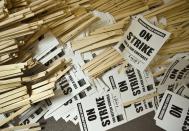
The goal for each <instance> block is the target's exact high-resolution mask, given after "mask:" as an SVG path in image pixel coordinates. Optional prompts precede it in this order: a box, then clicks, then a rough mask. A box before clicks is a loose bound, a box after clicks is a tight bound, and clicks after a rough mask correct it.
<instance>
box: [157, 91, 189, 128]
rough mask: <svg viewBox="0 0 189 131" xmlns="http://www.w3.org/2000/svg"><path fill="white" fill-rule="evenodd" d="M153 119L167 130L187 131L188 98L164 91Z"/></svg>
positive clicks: (188, 120) (188, 116)
mask: <svg viewBox="0 0 189 131" xmlns="http://www.w3.org/2000/svg"><path fill="white" fill-rule="evenodd" d="M154 119H155V120H156V124H157V125H158V126H160V127H162V128H163V129H165V130H167V131H188V130H189V124H188V123H189V99H187V98H184V97H182V96H179V95H177V94H174V93H173V92H170V91H166V92H165V94H164V96H163V98H162V101H161V103H160V106H159V108H158V110H157V113H156V115H155V117H154Z"/></svg>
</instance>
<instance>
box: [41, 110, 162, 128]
mask: <svg viewBox="0 0 189 131" xmlns="http://www.w3.org/2000/svg"><path fill="white" fill-rule="evenodd" d="M153 117H154V112H151V113H148V114H146V115H145V116H142V117H140V118H138V119H135V120H133V121H131V122H128V123H126V124H124V125H121V126H119V127H116V128H113V129H111V130H110V131H163V130H162V129H160V128H159V127H157V126H156V125H155V120H154V119H153ZM44 131H80V129H79V126H78V125H77V126H75V125H74V124H73V123H71V122H68V123H66V122H64V120H63V119H61V120H59V121H57V122H56V121H55V120H54V119H53V118H50V119H48V120H47V123H46V127H45V129H44Z"/></svg>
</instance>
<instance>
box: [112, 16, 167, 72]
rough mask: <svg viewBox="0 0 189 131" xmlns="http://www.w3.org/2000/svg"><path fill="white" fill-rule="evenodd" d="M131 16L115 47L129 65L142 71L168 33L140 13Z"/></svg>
mask: <svg viewBox="0 0 189 131" xmlns="http://www.w3.org/2000/svg"><path fill="white" fill-rule="evenodd" d="M132 18H133V19H132V22H131V25H130V26H129V28H128V29H127V31H126V32H125V34H124V38H123V40H121V41H120V42H119V43H118V44H117V45H116V47H115V48H116V49H117V50H118V51H119V52H120V53H121V54H122V55H123V57H124V58H125V59H126V60H127V61H128V62H129V63H130V64H131V65H133V66H134V67H135V68H137V69H139V70H141V71H144V69H146V67H147V66H148V65H149V63H150V62H151V60H152V59H153V57H154V56H155V55H156V54H157V52H158V51H159V49H160V48H161V47H162V45H163V44H164V43H165V41H166V40H167V39H168V38H169V36H170V33H169V32H167V31H165V30H162V29H160V28H157V27H156V26H154V25H153V24H151V23H150V22H148V21H147V20H146V19H144V17H143V16H141V15H137V16H134V17H132Z"/></svg>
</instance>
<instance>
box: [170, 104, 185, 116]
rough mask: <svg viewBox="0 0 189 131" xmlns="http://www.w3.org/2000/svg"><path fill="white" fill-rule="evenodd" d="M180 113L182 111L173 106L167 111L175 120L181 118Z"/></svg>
mask: <svg viewBox="0 0 189 131" xmlns="http://www.w3.org/2000/svg"><path fill="white" fill-rule="evenodd" d="M182 111H183V109H182V108H180V107H178V106H175V105H172V107H171V110H170V111H169V113H170V114H171V115H173V116H175V117H177V118H180V117H181V114H182Z"/></svg>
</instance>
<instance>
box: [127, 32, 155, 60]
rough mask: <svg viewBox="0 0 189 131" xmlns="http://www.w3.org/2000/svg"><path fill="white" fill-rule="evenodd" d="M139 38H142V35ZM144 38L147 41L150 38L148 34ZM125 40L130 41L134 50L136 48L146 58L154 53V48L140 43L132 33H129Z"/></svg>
mask: <svg viewBox="0 0 189 131" xmlns="http://www.w3.org/2000/svg"><path fill="white" fill-rule="evenodd" d="M141 36H143V33H142V34H141ZM144 37H145V39H146V40H147V41H148V40H149V39H150V38H151V36H150V35H149V34H148V35H145V36H144ZM127 40H128V41H130V43H131V44H133V45H134V46H135V47H136V48H138V49H139V50H141V51H142V52H143V53H145V54H146V55H148V56H151V54H152V53H153V51H154V48H152V47H150V46H149V45H147V44H145V43H144V42H142V41H141V40H140V39H138V38H137V37H136V36H135V35H134V34H133V33H132V32H129V34H128V35H127Z"/></svg>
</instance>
